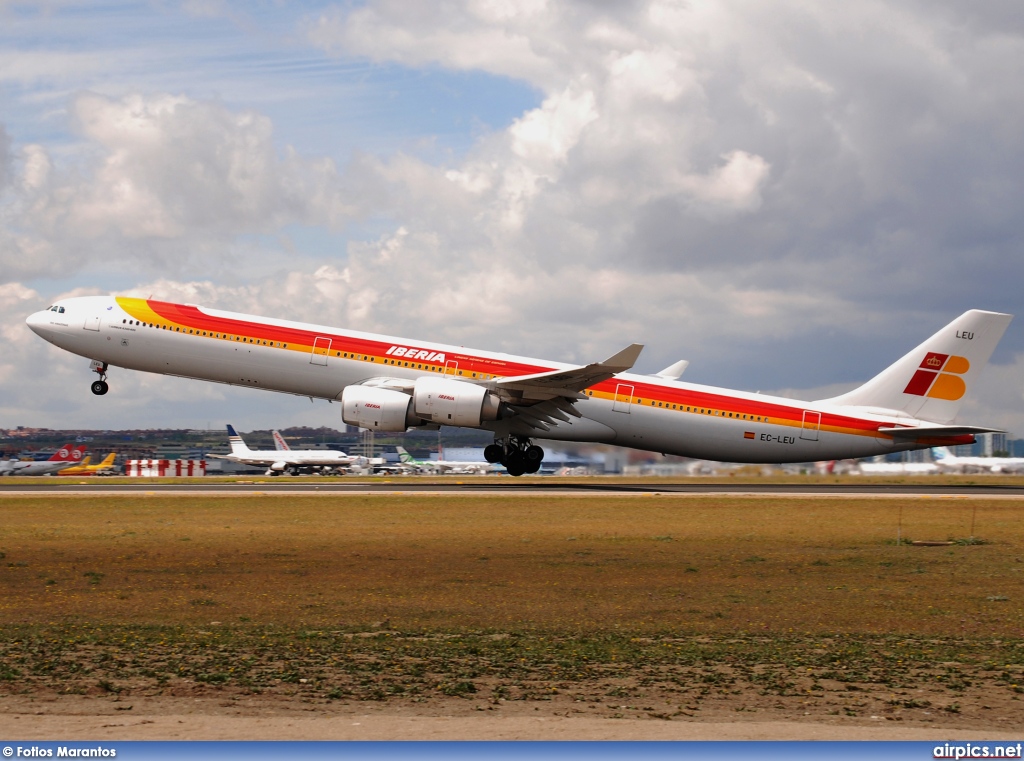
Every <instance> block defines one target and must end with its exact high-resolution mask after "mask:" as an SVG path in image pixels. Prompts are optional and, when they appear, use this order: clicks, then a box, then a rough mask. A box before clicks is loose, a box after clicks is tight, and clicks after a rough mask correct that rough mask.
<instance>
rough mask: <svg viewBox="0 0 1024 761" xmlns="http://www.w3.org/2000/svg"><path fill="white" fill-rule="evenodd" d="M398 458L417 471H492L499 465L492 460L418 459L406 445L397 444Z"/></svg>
mask: <svg viewBox="0 0 1024 761" xmlns="http://www.w3.org/2000/svg"><path fill="white" fill-rule="evenodd" d="M395 450H396V451H397V452H398V460H399V462H401V463H402V464H403V465H405V466H406V467H411V468H413V469H414V470H417V471H425V472H434V473H478V474H479V473H492V472H494V471H495V470H496V468H497V466H496V465H495V464H494V463H490V462H474V461H470V460H464V461H459V460H417V459H416V458H415V457H413V456H412V455H411V454H409V452H408V451H406V449H405V447H401V446H396V447H395Z"/></svg>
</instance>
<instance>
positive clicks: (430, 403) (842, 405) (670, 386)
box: [26, 296, 1012, 475]
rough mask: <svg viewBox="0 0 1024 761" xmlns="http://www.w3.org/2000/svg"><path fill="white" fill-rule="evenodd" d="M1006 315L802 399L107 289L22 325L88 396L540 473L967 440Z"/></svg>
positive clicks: (621, 359)
mask: <svg viewBox="0 0 1024 761" xmlns="http://www.w3.org/2000/svg"><path fill="white" fill-rule="evenodd" d="M1011 319H1012V317H1011V315H1007V314H999V313H996V312H983V311H979V310H971V311H969V312H965V313H964V314H962V315H961V316H960V317H958V318H956V319H955V320H953V322H951V323H950V324H949V325H947V326H946V327H944V328H942V329H941V330H940V331H939V332H938V333H936V334H935V335H934V336H932V337H931V338H929V339H928V340H927V341H925V342H924V343H922V344H921V345H920V346H918V347H917V348H916V349H914V350H913V351H911V352H910V353H908V354H906V355H905V356H904V357H903V358H902V359H899V360H898V361H897V362H896V363H895V364H893V365H891V366H890V367H889V368H887V369H885V370H883V371H882V372H881V373H879V374H878V375H876V376H875V377H874V378H872V379H871V380H869V381H868V382H867V383H865V384H864V385H862V386H860V387H859V388H856V389H854V390H853V391H850V392H849V393H846V394H842V395H841V396H837V397H834V398H831V399H821V400H818V401H811V402H801V401H797V400H793V399H786V398H782V397H772V396H767V395H762V394H758V393H750V392H745V391H732V390H728V389H721V388H714V387H711V386H702V385H697V384H693V383H685V382H682V381H680V380H678V372H676V368H678V366H679V365H680V364H681V363H676V365H673V367H672V368H666V370H665V371H663V373H662V374H655V375H640V374H636V373H630V372H628V371H629V369H630V368H631V367H632V366H633V364H634V363H635V362H636V360H637V358H638V356H639V355H640V351H641V349H642V348H643V347H642V346H641V345H639V344H633V345H632V346H629V347H627V348H626V349H623V350H622V351H620V352H618V353H617V354H615V355H613V356H612V357H609V358H608V359H606V360H604V361H603V362H594V363H592V364H589V365H585V366H578V365H568V364H564V363H558V362H549V361H544V360H537V359H530V358H527V357H516V356H510V355H507V354H497V353H493V352H485V351H475V350H471V349H464V348H460V347H456V346H447V345H443V344H436V343H429V342H425V341H418V340H411V339H400V338H392V337H389V336H381V335H374V334H369V333H358V332H354V331H348V330H341V329H338V328H331V327H327V326H321V325H312V324H305V323H299V322H291V321H286V320H278V319H269V318H264V317H255V316H251V315H245V314H237V313H233V312H225V311H221V310H217V309H207V308H203V307H198V306H194V305H188V304H173V303H169V302H163V301H154V300H152V299H137V298H126V297H112V296H82V297H76V298H67V299H62V300H61V301H60V302H59V303H57V304H55V305H53V306H52V307H49V308H47V309H45V310H43V311H41V312H36V313H35V314H32V315H30V316H29V317H28V318H27V320H26V322H27V323H28V325H29V327H30V328H31V329H32V330H33V331H35V332H36V333H37V334H38V335H40V336H42V337H43V338H45V339H46V340H47V341H49V342H50V343H52V344H54V345H56V346H59V347H60V348H62V349H65V350H67V351H70V352H72V353H74V354H79V355H81V356H83V357H86V358H89V359H91V360H92V364H91V368H92V369H93V371H94V372H96V373H97V374H98V375H99V379H98V380H96V381H94V382H93V384H92V391H93V393H95V394H99V395H102V394H105V393H107V390H108V386H107V381H106V377H107V376H106V373H107V370H108V368H109V367H110V366H118V367H124V368H128V369H133V370H143V371H147V372H153V373H161V374H167V375H177V376H184V377H188V378H197V379H202V380H209V381H216V382H219V383H228V384H232V385H237V386H245V387H248V388H265V389H269V390H273V391H281V392H285V393H291V394H298V395H301V396H308V397H310V398H312V397H319V398H322V399H327V400H331V401H333V400H338V401H340V402H341V408H342V415H341V416H342V420H344V421H345V422H346V423H348V424H350V425H357V426H360V427H363V428H369V429H373V430H377V431H404V430H406V429H407V428H408V427H415V426H421V427H423V426H426V427H434V426H437V425H440V424H443V425H452V426H463V427H471V428H482V429H486V430H489V431H492V432H493V433H494V436H495V442H494V443H493V444H491V445H490V446H488V447H487V448H486V450H485V452H484V455H485V458H486V459H487V460H488V461H489V462H500V463H502V464H503V465H504V466H505V468H506V469H507V470H508V472H509V473H511V474H512V475H521V474H523V473H526V472H535V471H536V470H537V468H539V467H540V462H541V460H542V459H543V457H544V450H543V449H541V448H540V447H539V446H537V445H535V444H534V443H533V441H532V438H533V437H539V436H543V437H544V438H546V439H559V440H565V441H587V442H603V443H614V444H618V445H622V446H628V447H634V448H637V449H644V450H649V451H654V452H664V453H666V454H676V455H682V456H685V457H693V458H698V459H709V460H720V461H727V462H757V463H782V462H812V461H816V460H832V459H843V458H858V457H871V456H875V455H879V454H885V453H887V452H894V451H903V450H910V449H923V448H926V447H931V446H937V445H938V446H941V445H952V444H960V443H970V442H973V441H974V434H977V433H983V432H988V431H992V430H994V429H991V428H982V427H978V426H968V425H960V424H955V423H953V420H954V418H955V417H956V414H957V411H958V410H959V409H960V403H961V400H962V398H963V397H964V394H965V393H966V392H967V388H968V385H969V384H971V383H973V382H974V379H975V378H976V377H977V376H978V375H979V374H980V372H981V370H982V368H983V367H984V366H985V363H986V362H987V361H988V359H989V357H990V356H991V354H992V351H993V350H994V349H995V346H996V344H997V343H998V341H999V339H1000V338H1001V337H1002V335H1003V332H1004V331H1005V330H1006V327H1007V325H1008V324H1009V322H1010V320H1011ZM673 374H675V375H676V376H677V377H675V378H673V377H672V375H673ZM275 462H276V460H275Z"/></svg>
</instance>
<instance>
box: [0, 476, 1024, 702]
mask: <svg viewBox="0 0 1024 761" xmlns="http://www.w3.org/2000/svg"><path fill="white" fill-rule="evenodd" d="M1022 507H1024V505H1022V503H1021V502H1020V501H1017V500H985V499H950V498H915V499H902V498H884V499H874V498H864V499H861V498H841V499H837V498H791V497H779V498H746V497H744V498H733V497H715V496H711V497H706V496H687V497H673V496H628V497H594V498H575V497H543V496H529V497H516V496H498V497H486V496H462V495H457V496H370V497H364V496H328V495H323V496H309V497H304V496H249V497H240V496H215V497H211V496H201V495H197V496H173V497H161V496H159V495H153V496H137V495H130V496H124V497H120V496H118V497H102V498H98V497H54V496H39V497H5V498H3V499H0V552H2V553H3V558H2V559H0V579H2V581H0V594H2V596H0V621H2V622H3V625H2V626H0V655H2V656H3V660H2V661H0V684H3V685H6V687H5V689H6V690H8V691H17V690H23V689H42V688H43V687H45V688H46V689H51V690H63V691H77V692H82V691H85V692H90V691H92V692H99V693H104V692H110V691H114V690H121V689H125V688H131V689H153V690H172V689H179V690H181V689H186V685H188V687H187V689H188V690H196V689H212V688H213V687H214V686H216V687H217V688H218V689H227V688H231V689H235V690H248V691H252V690H257V691H258V690H273V689H291V690H295V691H298V692H299V693H301V694H304V695H307V696H308V697H309V698H310V699H313V698H315V699H321V700H330V699H339V698H355V699H378V700H379V699H391V698H396V697H401V698H402V699H416V700H422V699H425V697H423V696H429V695H434V696H436V695H447V696H453V695H455V696H459V695H461V696H463V697H470V696H472V697H478V696H482V695H485V694H486V696H487V698H488V699H489V700H503V699H506V698H509V699H512V698H520V699H548V698H550V697H551V696H552V695H555V694H562V695H572V696H573V698H572V700H574V701H577V702H578V701H590V702H592V703H595V704H600V705H602V706H604V707H605V710H608V711H613V710H620V709H619V708H616V707H615V706H617V705H619V704H620V703H623V701H625V703H628V704H632V703H636V704H637V705H639V704H641V703H643V706H642V707H641V708H636V706H634V708H636V710H642V708H646V709H649V710H648V713H653V714H658V715H664V716H671V715H679V714H680V713H682V714H686V713H688V712H692V711H694V710H697V709H698V708H700V706H701V705H705V706H706V705H708V703H707V701H709V700H712V699H718V700H721V701H727V702H728V704H729V705H733V706H744V707H745V708H744V710H765V708H766V707H768V706H769V705H775V706H776V707H778V705H780V704H779V701H780V700H781V701H784V702H785V701H787V700H788V701H790V703H792V706H790V708H793V707H794V706H799V707H800V708H801V709H806V708H809V706H811V705H813V706H816V708H815V709H814V710H816V711H819V712H822V713H826V712H827V713H835V712H839V711H844V712H851V711H852V712H853V713H848V714H847V715H854V714H856V713H858V712H859V713H863V712H865V711H888V712H889V713H890V714H892V713H893V712H895V713H900V712H906V711H911V712H913V711H915V710H917V711H918V712H921V711H925V710H926V709H928V708H929V707H932V708H935V709H936V710H939V709H944V712H943V713H942V714H940V715H942V716H945V717H947V718H949V717H957V716H959V715H960V714H961V713H962V712H965V713H970V712H975V713H977V714H978V715H979V716H980V717H981V718H982V719H984V718H985V717H986V716H987V717H988V718H989V719H991V720H993V721H994V720H995V719H996V718H999V719H1001V720H1008V719H1007V718H1006V717H1010V718H1011V719H1012V720H1017V719H1022V718H1024V713H1022V712H1021V709H1020V706H1021V703H1020V701H1019V697H1018V696H1019V695H1020V694H1022V693H1024V687H1021V685H1022V684H1024V673H1022V664H1024V647H1022V644H1021V635H1022V634H1024V579H1022V578H1021V577H1022V575H1024V510H1022ZM898 532H899V533H900V535H901V537H902V539H903V540H907V539H910V540H917V539H925V540H947V539H948V540H954V541H955V542H957V543H955V544H952V545H948V546H937V547H917V546H908V545H907V544H905V543H903V544H897V542H896V539H897V533H898ZM302 680H305V681H302ZM922 689H924V690H925V692H923V693H922V692H921V690H922ZM645 701H646V702H645ZM701 701H704V702H703V703H702V702H701ZM766 701H767V702H766ZM772 701H774V702H772ZM786 705H789V703H786ZM687 706H689V708H687ZM759 706H760V709H759V708H758V707H759ZM621 707H622V706H620V708H621ZM731 710H740V709H739V708H733V709H731ZM787 710H790V709H787ZM793 710H795V708H793ZM986 711H987V713H986ZM929 713H930V712H929ZM993 717H995V718H993Z"/></svg>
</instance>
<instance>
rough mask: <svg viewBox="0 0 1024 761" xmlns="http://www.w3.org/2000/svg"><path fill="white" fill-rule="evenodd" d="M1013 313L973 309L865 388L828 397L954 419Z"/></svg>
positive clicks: (833, 401)
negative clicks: (970, 386)
mask: <svg viewBox="0 0 1024 761" xmlns="http://www.w3.org/2000/svg"><path fill="white" fill-rule="evenodd" d="M1012 319H1013V315H1009V314H1002V313H999V312H982V311H981V310H978V309H972V310H970V311H969V312H964V313H963V314H962V315H960V316H959V317H957V318H956V319H955V320H953V322H951V323H949V325H947V326H946V327H944V328H943V329H942V330H940V331H939V332H938V333H936V334H935V335H934V336H932V337H931V338H929V339H928V340H927V341H925V342H924V343H923V344H921V345H920V346H918V347H917V348H916V349H914V350H913V351H912V352H910V353H909V354H906V355H904V357H903V358H902V359H900V360H899V361H898V362H896V363H895V364H893V365H890V366H889V367H888V368H886V369H885V370H883V371H882V372H881V373H879V374H878V375H876V376H875V377H874V378H872V379H871V380H869V381H868V382H867V383H865V384H864V385H863V386H861V387H860V388H855V389H854V390H853V391H850V392H849V393H846V394H843V395H842V396H837V397H835V398H833V399H827V400H825V401H827V402H829V403H831V404H836V405H842V406H851V407H852V406H856V407H878V408H882V409H887V410H896V411H899V412H904V413H906V414H908V415H910V416H912V417H915V418H919V419H921V420H928V421H932V422H936V423H949V422H951V421H952V420H953V418H955V417H956V413H957V412H958V411H959V409H960V403H961V400H962V399H963V397H964V394H966V393H967V389H968V387H969V385H970V384H971V383H973V382H974V380H975V379H976V378H977V377H978V375H979V374H980V373H981V370H982V368H983V367H985V364H986V363H987V362H988V359H989V357H991V356H992V352H993V351H994V350H995V348H996V344H998V343H999V339H1000V338H1002V337H1003V332H1004V331H1005V330H1006V326H1007V325H1009V324H1010V320H1012Z"/></svg>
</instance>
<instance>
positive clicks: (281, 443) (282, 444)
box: [274, 431, 291, 452]
mask: <svg viewBox="0 0 1024 761" xmlns="http://www.w3.org/2000/svg"><path fill="white" fill-rule="evenodd" d="M274 449H276V450H277V451H278V452H289V451H291V447H290V446H288V442H287V441H285V440H284V436H282V435H281V434H280V432H279V431H274Z"/></svg>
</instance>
